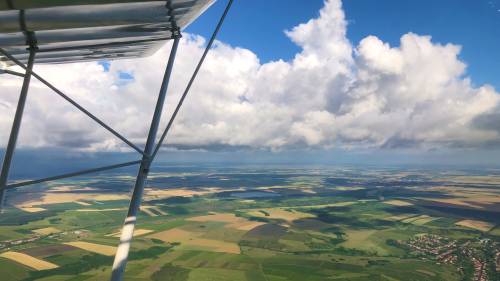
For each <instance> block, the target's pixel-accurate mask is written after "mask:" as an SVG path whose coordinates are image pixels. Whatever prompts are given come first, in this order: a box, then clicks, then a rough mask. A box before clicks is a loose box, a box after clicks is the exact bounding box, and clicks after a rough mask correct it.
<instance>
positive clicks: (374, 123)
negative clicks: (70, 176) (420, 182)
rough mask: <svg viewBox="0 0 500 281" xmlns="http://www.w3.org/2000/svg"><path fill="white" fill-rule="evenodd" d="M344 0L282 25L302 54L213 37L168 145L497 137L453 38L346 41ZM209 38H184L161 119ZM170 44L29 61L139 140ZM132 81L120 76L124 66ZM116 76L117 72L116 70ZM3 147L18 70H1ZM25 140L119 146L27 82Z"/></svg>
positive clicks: (413, 143)
mask: <svg viewBox="0 0 500 281" xmlns="http://www.w3.org/2000/svg"><path fill="white" fill-rule="evenodd" d="M347 28H348V26H347V21H346V19H345V15H344V11H343V9H342V3H341V1H340V0H329V1H326V2H325V5H324V7H323V8H322V9H321V11H320V14H319V17H318V18H314V19H311V20H309V21H308V22H306V23H302V24H299V25H298V26H296V27H293V28H291V29H290V30H288V31H286V35H287V36H288V37H289V38H290V40H292V41H293V42H294V43H295V44H297V45H298V46H299V47H300V48H301V51H300V52H299V53H297V54H296V55H295V57H294V58H293V59H292V60H291V61H282V60H279V61H272V62H267V63H261V62H260V61H259V58H258V57H257V55H256V54H254V53H253V52H252V51H251V50H247V49H243V48H238V47H234V46H230V45H228V44H225V43H223V42H217V44H216V47H215V48H214V49H213V50H212V51H211V52H210V53H209V56H208V57H207V60H206V63H205V64H204V65H203V68H202V70H201V72H200V74H199V76H198V79H197V80H196V82H195V84H194V86H193V88H192V90H191V92H190V94H189V96H188V98H187V100H186V102H185V104H184V106H183V108H182V110H181V113H180V115H179V116H178V119H177V120H176V122H175V125H174V126H173V128H172V131H171V134H170V135H169V138H168V143H169V144H170V145H173V146H175V147H178V148H195V149H198V148H205V149H220V148H221V147H222V148H224V147H235V148H266V149H287V148H294V147H324V148H332V147H340V148H353V147H369V148H377V147H388V148H391V147H427V148H433V147H481V146H485V145H495V144H497V143H498V140H499V139H500V138H499V134H500V127H499V125H497V124H499V122H497V121H500V117H499V116H500V96H499V94H498V93H497V92H496V91H495V90H494V88H493V87H491V86H488V85H484V86H480V87H477V86H474V85H473V84H472V82H471V81H470V78H468V77H467V73H466V64H465V63H464V62H462V61H461V60H460V59H459V54H460V49H461V48H460V46H458V45H454V44H451V43H450V44H439V43H436V42H433V41H432V38H431V37H430V36H422V35H417V34H413V33H408V34H404V35H402V37H401V41H400V45H399V46H390V45H389V44H388V43H385V42H383V41H382V40H381V39H379V38H377V37H375V36H368V37H366V38H364V39H363V40H362V41H361V42H360V43H359V44H358V45H357V46H353V44H352V43H351V42H350V41H349V40H348V39H347V37H346V31H347ZM205 43H206V42H205V39H204V38H202V37H200V36H196V35H190V34H185V35H184V38H183V39H182V41H181V44H180V47H179V52H178V57H177V62H176V65H175V70H174V74H173V79H172V83H171V87H170V89H169V93H168V98H167V106H166V107H167V108H166V110H165V114H164V118H163V119H164V120H163V126H165V123H166V121H167V119H168V117H169V115H170V114H171V112H172V110H173V107H174V104H175V103H176V102H177V100H178V99H179V97H180V94H181V93H182V91H183V89H184V87H185V85H186V83H187V81H188V79H189V77H190V75H191V73H192V71H193V69H194V66H195V64H196V62H197V60H198V59H199V57H200V56H201V53H202V52H203V49H204V45H205ZM169 48H170V44H167V45H166V46H165V47H164V48H162V49H161V50H160V51H158V52H157V53H156V54H154V55H153V56H151V57H147V58H141V59H134V60H121V61H113V62H111V64H110V69H109V71H106V70H105V69H104V67H103V66H101V65H99V64H98V63H96V62H95V63H78V64H68V65H38V66H36V68H35V71H37V72H38V73H39V74H41V75H42V76H44V77H45V78H46V80H48V81H50V82H52V83H53V84H54V85H56V86H57V87H59V88H60V89H61V90H63V91H64V92H65V93H67V94H68V95H69V96H71V97H72V98H74V99H75V100H77V101H78V102H80V103H81V104H82V105H83V106H85V107H86V108H88V109H89V110H90V111H91V112H94V113H95V114H96V115H97V116H99V117H100V118H101V119H103V120H106V121H107V122H108V123H109V124H110V125H111V126H112V127H113V128H115V129H116V130H117V131H119V132H121V133H123V135H125V136H126V137H128V138H130V139H131V140H132V141H133V142H136V143H139V144H143V143H144V142H145V135H146V132H147V129H148V124H149V122H150V120H151V115H152V111H153V107H154V103H155V101H156V96H157V92H158V89H159V86H160V80H161V77H162V75H163V71H164V68H165V64H166V58H167V56H168V53H169ZM123 73H127V74H130V75H131V76H132V77H133V79H131V80H129V79H122V78H123V77H122V78H121V75H120V74H123ZM122 76H123V75H122ZM0 84H1V88H2V96H1V98H0V136H1V141H2V145H3V146H5V144H6V141H7V137H8V131H9V130H10V126H11V122H12V117H13V113H14V110H15V105H16V103H17V98H18V93H19V90H20V85H21V79H20V78H17V77H9V76H7V75H2V76H0ZM28 100H29V102H28V105H27V107H26V111H25V117H24V120H23V124H22V134H21V137H20V139H19V145H20V146H22V147H65V148H75V149H78V150H90V151H107V150H111V151H112V150H122V149H127V147H126V145H124V144H122V143H121V142H120V141H119V140H117V139H115V138H114V137H113V136H112V135H111V134H109V133H108V132H106V131H105V130H103V129H101V128H99V126H97V125H96V124H94V123H93V122H92V121H91V120H89V119H88V118H87V117H86V116H84V115H83V114H82V113H80V112H78V111H76V110H75V109H73V108H72V107H71V105H68V104H67V103H66V102H65V101H64V100H62V99H60V98H59V97H57V95H56V94H54V93H52V92H51V90H50V89H48V88H46V87H45V86H43V85H42V84H41V83H39V82H36V80H33V83H32V88H31V90H30V92H29V97H28Z"/></svg>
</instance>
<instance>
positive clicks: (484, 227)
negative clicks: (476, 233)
mask: <svg viewBox="0 0 500 281" xmlns="http://www.w3.org/2000/svg"><path fill="white" fill-rule="evenodd" d="M455 224H456V225H459V226H465V227H468V228H472V229H477V230H480V231H484V232H487V231H490V230H491V229H492V228H493V227H494V225H493V224H491V223H489V222H485V221H477V220H462V221H459V222H457V223H455Z"/></svg>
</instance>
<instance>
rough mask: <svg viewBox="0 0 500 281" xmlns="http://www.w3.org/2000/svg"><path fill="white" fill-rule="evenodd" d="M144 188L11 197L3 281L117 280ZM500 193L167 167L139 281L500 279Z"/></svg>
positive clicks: (380, 176)
mask: <svg viewBox="0 0 500 281" xmlns="http://www.w3.org/2000/svg"><path fill="white" fill-rule="evenodd" d="M132 182H133V180H131V178H130V177H129V176H128V174H127V173H125V172H123V173H117V174H101V175H96V176H93V177H89V178H78V179H73V180H61V181H59V182H55V183H50V184H47V185H39V186H35V187H28V188H22V189H19V190H15V191H10V192H9V193H8V197H7V208H6V210H5V213H4V214H2V216H0V274H1V276H5V277H6V278H8V280H13V281H17V280H19V281H21V280H26V281H28V280H43V281H58V280H61V281H62V280H68V281H69V280H107V279H108V278H109V274H110V270H111V269H110V268H111V264H112V261H113V255H114V253H115V251H116V246H117V245H118V242H119V235H120V227H121V224H122V222H123V219H124V216H125V210H126V209H127V207H128V200H127V198H128V196H129V191H130V190H129V189H128V188H125V187H127V186H128V187H130V186H131V185H132ZM499 183H500V171H494V170H492V171H488V172H487V173H486V172H481V173H480V172H477V171H460V172H450V171H443V172H440V171H436V170H433V171H426V170H394V169H385V170H384V169H379V170H376V171H374V170H364V169H353V168H332V167H323V168H289V167H276V168H266V169H264V168H259V167H236V168H235V167H232V168H227V167H219V166H209V167H205V166H192V167H191V166H188V167H183V168H182V171H179V168H175V167H174V168H169V167H163V168H158V169H157V171H154V172H153V176H152V177H151V179H150V180H149V182H148V184H149V186H148V187H147V188H146V190H145V194H144V202H143V206H142V207H141V212H140V214H139V217H138V226H137V228H136V229H135V232H134V241H133V243H132V249H131V253H130V256H129V263H128V266H127V272H126V276H130V279H128V280H135V281H141V280H153V281H161V280H178V281H198V280H200V281H201V280H203V281H205V280H235V281H239V280H241V281H268V280H276V281H278V280H279V281H281V280H292V281H294V280H297V281H299V280H300V281H302V280H312V281H315V280H359V281H362V280H402V281H403V280H425V281H427V280H479V279H477V278H478V277H480V278H483V279H481V280H500V279H499V276H500V275H499V274H500V272H498V271H497V270H498V269H499V268H500V246H499V245H500V244H499V243H500V208H499V205H500V200H499V198H500V186H499V185H498V184H499ZM166 276H168V277H166ZM132 277H133V278H132ZM165 278H167V279H165ZM475 278H476V279H475ZM484 278H485V279H484ZM126 280H127V279H126Z"/></svg>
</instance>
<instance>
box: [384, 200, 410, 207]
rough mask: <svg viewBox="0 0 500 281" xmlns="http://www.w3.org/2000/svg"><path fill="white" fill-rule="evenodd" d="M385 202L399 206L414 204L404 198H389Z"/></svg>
mask: <svg viewBox="0 0 500 281" xmlns="http://www.w3.org/2000/svg"><path fill="white" fill-rule="evenodd" d="M383 203H385V204H389V205H392V206H398V207H404V206H413V204H412V203H410V202H408V201H403V200H389V201H383Z"/></svg>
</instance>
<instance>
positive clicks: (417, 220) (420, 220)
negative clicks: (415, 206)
mask: <svg viewBox="0 0 500 281" xmlns="http://www.w3.org/2000/svg"><path fill="white" fill-rule="evenodd" d="M437 219H438V218H436V217H431V216H428V215H421V216H417V217H410V218H407V219H404V220H402V221H401V222H404V223H411V224H414V225H424V224H426V223H428V222H431V221H433V220H437Z"/></svg>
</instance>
